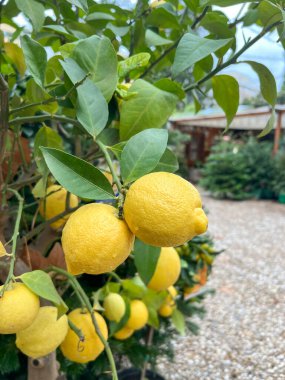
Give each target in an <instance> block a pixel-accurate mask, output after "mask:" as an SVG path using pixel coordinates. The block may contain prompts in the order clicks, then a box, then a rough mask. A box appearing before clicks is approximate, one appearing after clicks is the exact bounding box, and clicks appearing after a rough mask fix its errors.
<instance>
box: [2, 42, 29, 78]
mask: <svg viewBox="0 0 285 380" xmlns="http://www.w3.org/2000/svg"><path fill="white" fill-rule="evenodd" d="M4 50H5V53H6V55H7V56H8V57H9V58H10V59H11V60H12V62H13V64H14V65H15V66H16V68H17V70H18V71H19V73H20V75H22V76H23V75H24V74H25V71H26V64H25V59H24V54H23V51H22V49H21V48H20V47H19V46H18V45H17V44H13V43H11V42H6V43H5V44H4Z"/></svg>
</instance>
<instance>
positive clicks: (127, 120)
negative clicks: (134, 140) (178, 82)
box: [120, 79, 178, 140]
mask: <svg viewBox="0 0 285 380" xmlns="http://www.w3.org/2000/svg"><path fill="white" fill-rule="evenodd" d="M128 92H137V95H136V96H134V97H132V98H131V99H128V100H123V102H122V106H121V119H120V138H121V140H128V139H129V138H130V137H131V136H133V135H135V134H136V133H138V132H141V131H142V130H144V129H148V128H161V127H162V126H163V125H164V124H165V123H166V121H167V120H168V118H169V116H170V115H171V114H172V112H173V111H174V109H175V106H176V103H177V100H178V98H177V96H175V95H173V94H171V93H169V92H166V91H162V90H160V89H159V88H157V87H155V86H153V85H151V84H150V83H148V82H146V81H144V80H142V79H138V80H137V81H135V82H134V84H133V85H132V86H131V87H130V89H129V91H128Z"/></svg>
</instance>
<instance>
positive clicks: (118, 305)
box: [103, 293, 126, 322]
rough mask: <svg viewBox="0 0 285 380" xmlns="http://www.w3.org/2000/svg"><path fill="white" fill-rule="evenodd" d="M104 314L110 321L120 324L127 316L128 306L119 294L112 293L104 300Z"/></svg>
mask: <svg viewBox="0 0 285 380" xmlns="http://www.w3.org/2000/svg"><path fill="white" fill-rule="evenodd" d="M103 307H104V309H105V311H104V314H105V316H106V317H107V318H108V319H109V321H115V322H119V321H120V320H121V319H122V317H123V316H124V314H125V311H126V304H125V301H124V300H123V298H122V296H120V294H117V293H110V294H108V295H107V297H106V298H105V299H104V303H103Z"/></svg>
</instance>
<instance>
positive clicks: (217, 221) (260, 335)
mask: <svg viewBox="0 0 285 380" xmlns="http://www.w3.org/2000/svg"><path fill="white" fill-rule="evenodd" d="M203 198H204V203H205V204H206V207H207V208H208V210H209V212H210V214H209V230H210V232H211V234H212V235H213V236H214V239H215V242H216V243H217V244H216V245H217V247H218V248H221V247H223V248H225V249H226V252H224V253H222V254H221V255H220V256H219V257H218V258H217V260H216V262H215V265H214V269H213V273H212V275H211V277H210V280H209V286H210V287H212V288H215V289H216V294H215V295H214V296H208V297H207V299H206V300H205V306H206V309H207V315H206V317H205V318H204V320H203V321H202V322H199V325H200V326H201V330H200V335H199V336H198V337H195V336H186V337H182V338H178V339H177V341H176V342H175V350H176V358H175V363H167V362H166V361H165V360H163V359H162V362H161V364H160V366H159V370H160V372H161V373H163V374H164V376H165V377H166V379H167V380H231V379H234V380H236V379H237V380H273V379H274V380H283V379H285V206H284V205H280V204H278V203H274V202H265V201H245V202H231V201H219V200H214V199H211V198H207V197H203Z"/></svg>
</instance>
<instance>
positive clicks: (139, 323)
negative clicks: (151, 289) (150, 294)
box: [126, 300, 148, 330]
mask: <svg viewBox="0 0 285 380" xmlns="http://www.w3.org/2000/svg"><path fill="white" fill-rule="evenodd" d="M147 321H148V310H147V307H146V305H145V304H144V303H143V302H142V301H140V300H132V301H131V303H130V318H129V320H128V322H127V324H126V327H128V328H129V329H131V330H140V329H141V328H143V327H144V325H146V323H147Z"/></svg>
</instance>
